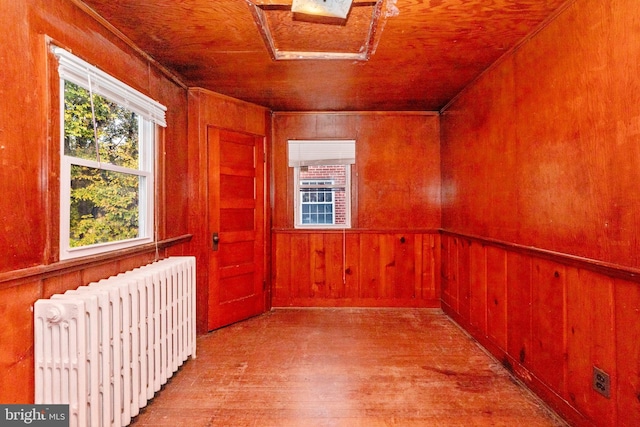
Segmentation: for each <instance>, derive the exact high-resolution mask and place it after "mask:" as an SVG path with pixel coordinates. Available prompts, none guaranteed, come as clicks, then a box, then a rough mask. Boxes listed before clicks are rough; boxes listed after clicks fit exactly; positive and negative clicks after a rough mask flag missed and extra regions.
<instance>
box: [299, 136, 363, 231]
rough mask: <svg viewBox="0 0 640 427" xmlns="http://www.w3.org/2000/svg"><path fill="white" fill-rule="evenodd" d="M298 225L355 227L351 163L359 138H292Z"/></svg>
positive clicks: (303, 226) (310, 226)
mask: <svg viewBox="0 0 640 427" xmlns="http://www.w3.org/2000/svg"><path fill="white" fill-rule="evenodd" d="M288 148H289V166H291V167H293V168H294V174H293V175H294V191H295V197H294V203H295V206H294V212H295V226H296V227H298V228H305V227H309V228H314V227H315V228H332V227H334V228H349V227H350V226H351V208H350V206H351V195H350V193H351V179H350V177H351V164H353V163H354V162H355V141H331V140H329V141H289V147H288Z"/></svg>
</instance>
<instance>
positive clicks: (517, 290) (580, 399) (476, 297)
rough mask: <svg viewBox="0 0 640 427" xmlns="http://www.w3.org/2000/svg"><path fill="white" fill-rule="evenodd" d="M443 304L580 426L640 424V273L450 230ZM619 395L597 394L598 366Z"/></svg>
mask: <svg viewBox="0 0 640 427" xmlns="http://www.w3.org/2000/svg"><path fill="white" fill-rule="evenodd" d="M441 239H442V241H441V244H442V246H441V250H442V254H441V255H442V283H441V286H442V306H443V309H444V310H445V312H446V313H447V314H449V315H450V316H451V317H452V318H453V319H454V320H456V321H457V322H458V323H460V324H461V325H462V326H463V327H464V328H465V329H467V331H469V332H470V333H471V334H472V335H473V336H474V337H475V338H476V339H477V340H478V341H479V342H480V343H481V344H482V345H484V346H485V347H486V348H487V349H488V350H489V351H491V353H493V354H494V355H495V356H496V357H498V358H499V359H500V360H502V362H503V364H504V365H505V366H506V367H507V368H508V369H510V370H512V371H513V373H514V374H516V375H517V376H518V377H519V378H520V379H521V380H523V381H524V382H525V383H526V384H527V385H528V386H529V387H530V388H531V389H532V390H534V391H535V392H536V393H538V394H539V395H540V396H541V397H543V398H544V399H545V400H546V401H547V402H548V403H549V404H550V405H551V406H553V407H554V408H555V409H556V410H558V411H559V412H560V413H562V414H563V415H564V416H565V417H567V419H569V420H570V421H571V422H572V423H574V424H575V425H580V426H583V425H584V426H587V425H589V426H590V425H596V426H637V425H639V422H640V326H639V325H640V284H639V283H638V282H639V281H640V271H638V270H633V269H629V268H625V267H618V266H615V265H611V264H604V263H600V262H597V261H592V260H588V259H582V258H577V257H573V256H567V255H563V254H557V253H553V252H548V251H543V250H538V249H534V248H528V247H523V246H519V245H513V244H509V243H504V242H498V241H491V240H485V239H481V238H477V237H472V236H465V235H460V234H455V233H449V232H443V234H442V235H441ZM594 366H596V367H598V368H600V369H602V370H604V371H605V372H607V373H608V374H609V375H610V378H611V396H610V398H606V397H604V396H602V395H600V394H598V393H596V392H595V391H594V390H593V386H592V384H593V383H592V375H593V367H594Z"/></svg>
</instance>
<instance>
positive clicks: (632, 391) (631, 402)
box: [614, 280, 640, 427]
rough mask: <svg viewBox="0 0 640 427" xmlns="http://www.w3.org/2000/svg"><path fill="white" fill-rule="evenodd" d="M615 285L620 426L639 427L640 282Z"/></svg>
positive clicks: (618, 282)
mask: <svg viewBox="0 0 640 427" xmlns="http://www.w3.org/2000/svg"><path fill="white" fill-rule="evenodd" d="M614 286H615V293H614V297H615V349H616V371H617V384H616V391H615V395H616V396H617V398H616V401H615V403H616V405H617V413H618V426H619V427H635V426H637V425H638V422H639V420H640V327H639V326H638V325H640V285H639V284H638V283H630V282H626V281H623V280H616V281H615V283H614Z"/></svg>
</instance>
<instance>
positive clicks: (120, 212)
mask: <svg viewBox="0 0 640 427" xmlns="http://www.w3.org/2000/svg"><path fill="white" fill-rule="evenodd" d="M54 53H55V54H56V56H57V57H58V60H59V68H58V72H59V74H60V110H61V147H60V258H61V259H68V258H75V257H79V256H85V255H92V254H96V253H102V252H106V251H111V250H116V249H122V248H126V247H130V246H134V245H138V244H142V243H148V242H152V241H153V240H154V158H153V153H154V141H155V135H154V133H155V128H156V124H158V125H161V126H165V122H164V111H165V107H163V106H162V105H160V104H158V103H157V102H155V101H153V100H151V99H150V98H147V97H146V96H145V95H143V94H141V93H139V92H137V91H135V90H134V89H132V88H130V87H128V86H126V85H125V84H123V83H121V82H120V81H118V80H116V79H114V78H112V77H111V76H109V75H107V74H105V73H103V72H102V71H100V70H98V69H97V68H95V67H93V66H91V65H90V64H88V63H86V62H84V61H82V60H80V59H79V58H77V57H75V56H73V55H71V54H70V53H69V52H67V51H65V50H63V49H60V48H54Z"/></svg>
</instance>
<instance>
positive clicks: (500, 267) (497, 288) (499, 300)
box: [487, 246, 507, 350]
mask: <svg viewBox="0 0 640 427" xmlns="http://www.w3.org/2000/svg"><path fill="white" fill-rule="evenodd" d="M506 262H507V259H506V252H505V251H504V250H503V249H498V248H495V247H491V246H489V247H487V335H488V336H489V339H491V340H492V341H493V342H494V343H495V344H497V345H498V346H499V347H500V348H501V349H503V350H505V349H506V348H507V271H506V267H507V266H506Z"/></svg>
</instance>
